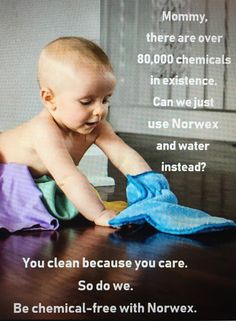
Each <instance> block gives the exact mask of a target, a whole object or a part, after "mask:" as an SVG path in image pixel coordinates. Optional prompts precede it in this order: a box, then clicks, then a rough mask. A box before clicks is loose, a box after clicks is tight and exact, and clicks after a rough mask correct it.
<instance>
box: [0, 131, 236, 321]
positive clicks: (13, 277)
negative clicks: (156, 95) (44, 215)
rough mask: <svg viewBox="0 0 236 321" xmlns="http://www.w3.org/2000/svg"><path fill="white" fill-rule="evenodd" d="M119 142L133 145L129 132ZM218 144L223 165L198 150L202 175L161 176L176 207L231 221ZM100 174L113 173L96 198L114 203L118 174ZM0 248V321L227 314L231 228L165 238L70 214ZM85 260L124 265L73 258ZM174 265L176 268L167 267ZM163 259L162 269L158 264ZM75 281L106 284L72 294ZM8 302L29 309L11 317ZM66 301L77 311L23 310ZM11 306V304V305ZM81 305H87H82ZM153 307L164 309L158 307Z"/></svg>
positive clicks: (234, 296) (233, 206) (234, 309)
mask: <svg viewBox="0 0 236 321" xmlns="http://www.w3.org/2000/svg"><path fill="white" fill-rule="evenodd" d="M125 138H126V139H127V140H128V141H129V143H131V145H132V144H133V145H134V146H135V143H134V142H135V139H133V137H128V138H127V137H126V136H125ZM139 144H140V140H139ZM145 146H146V145H145ZM221 147H222V145H220V146H219V149H220V148H221ZM219 149H217V148H216V150H219ZM148 150H150V149H147V150H146V151H145V149H143V150H141V148H140V152H142V153H143V155H144V156H145V157H146V159H148V160H149V162H150V163H151V164H152V165H153V168H154V169H156V170H159V168H158V167H159V164H160V162H159V161H157V156H155V158H154V157H153V153H151V152H148ZM227 150H229V153H228V154H227V153H226V154H227V155H228V158H227V159H225V160H224V164H228V165H227V168H226V169H222V168H221V167H220V159H221V158H220V156H219V155H218V156H217V157H218V158H219V161H217V160H216V157H215V156H214V155H212V156H208V157H209V159H208V171H206V172H204V173H201V174H199V173H198V174H196V173H195V174H191V173H175V174H171V175H170V173H167V174H166V176H167V177H168V178H169V180H170V183H171V187H172V189H173V190H174V191H175V193H176V194H177V195H178V197H179V200H180V203H182V204H184V205H188V206H192V207H197V208H201V209H204V210H207V211H208V212H210V213H212V214H215V215H223V216H225V217H228V218H231V219H234V220H236V200H235V199H236V197H235V195H236V172H235V167H234V162H233V161H235V150H234V149H232V148H231V146H228V149H227ZM231 151H232V153H231ZM222 154H223V153H222ZM224 155H225V153H224ZM158 157H159V160H161V159H162V158H163V157H165V155H164V154H161V153H160V155H159V156H158ZM166 157H167V156H166ZM173 157H176V155H174V156H173ZM196 157H197V156H196ZM222 157H223V156H222ZM231 157H232V159H231ZM173 161H174V159H173ZM231 161H232V162H231ZM231 163H232V164H231ZM230 164H231V165H232V167H230V166H231V165H230ZM110 172H111V174H112V175H113V176H114V177H116V179H117V184H116V188H115V190H114V191H113V190H112V188H109V187H108V188H100V192H101V194H102V196H103V197H105V198H108V199H116V200H118V199H124V197H125V196H124V189H125V185H124V184H125V181H124V179H123V178H120V176H118V174H117V172H116V171H115V170H114V169H113V168H110ZM213 187H214V188H213ZM0 253H1V254H0V289H1V295H0V320H15V319H21V320H27V319H34V320H37V319H65V320H70V319H71V320H72V319H73V320H74V319H77V320H204V321H206V320H234V319H236V231H235V230H228V231H224V232H216V233H205V234H197V235H192V236H173V235H168V234H164V233H160V232H157V231H155V230H154V229H152V228H150V227H149V226H147V225H143V226H132V227H128V228H124V229H120V230H115V229H111V228H103V227H98V226H93V225H92V224H89V223H87V222H86V221H85V220H83V219H81V218H76V219H75V220H73V221H71V222H67V223H65V224H64V225H62V226H61V228H60V229H59V230H58V231H56V232H50V231H46V232H27V233H17V234H14V235H7V234H0ZM23 258H25V260H27V258H30V260H32V261H31V262H34V261H36V262H38V264H39V265H40V264H43V263H44V264H45V268H40V267H38V268H33V267H32V268H30V267H29V268H25V266H24V262H23ZM55 258H56V261H60V260H61V261H64V262H72V261H73V262H74V261H77V262H79V264H80V266H79V267H77V268H76V267H75V268H55V267H52V268H49V267H47V264H48V262H51V260H53V261H52V262H53V263H52V262H51V264H56V263H55ZM86 260H87V261H89V262H90V264H93V262H91V260H96V262H100V264H102V263H105V262H106V260H108V262H110V263H111V262H113V263H114V264H115V263H117V261H119V262H120V263H122V262H123V263H124V262H125V263H126V264H128V263H130V262H131V263H130V264H132V266H131V267H125V268H119V267H118V268H116V267H113V268H106V267H103V268H93V267H85V266H83V262H84V263H86V262H87V261H86ZM139 260H141V261H142V264H143V265H144V266H143V267H140V268H139V269H137V268H136V269H135V262H137V261H139ZM175 261H178V263H179V264H180V265H181V264H182V265H184V266H181V267H178V266H176V267H175V268H173V266H172V267H168V264H170V263H172V264H173V262H175ZM180 261H183V262H182V263H181V262H180ZM127 262H128V263H127ZM32 264H34V263H32ZM159 264H160V265H159ZM165 264H167V266H166V267H164V268H163V265H165ZM39 265H38V266H39ZM146 265H149V267H148V268H147V267H146ZM81 281H82V283H80V286H81V287H82V286H83V285H84V284H85V283H90V284H91V283H92V286H93V287H96V284H99V285H100V286H101V282H103V283H106V284H108V285H106V286H107V287H110V289H109V290H106V291H104V290H100V289H98V290H96V289H93V290H83V289H82V288H81V290H78V284H79V283H78V282H81ZM117 284H119V286H122V287H123V286H124V284H126V285H125V286H126V287H127V288H128V289H127V290H124V289H123V290H119V289H118V288H117V289H116V290H114V285H116V287H117ZM120 284H122V285H120ZM89 286H91V285H89ZM97 287H99V286H98V285H97ZM14 303H19V304H21V308H22V306H26V307H28V308H29V311H28V312H27V313H23V312H22V313H15V314H14V313H13V308H14ZM67 304H68V305H70V306H79V307H81V309H82V311H81V312H80V313H77V314H75V313H64V314H63V313H54V314H53V313H40V314H37V313H33V312H32V311H31V310H32V307H34V306H36V307H35V309H39V306H57V305H62V306H63V307H65V306H67ZM98 305H100V306H102V307H100V308H101V309H105V310H104V311H106V309H112V308H111V306H115V307H116V308H117V310H119V309H120V306H125V307H126V308H127V309H128V308H129V311H130V312H127V313H123V314H121V313H120V312H119V311H118V312H116V313H106V312H104V313H96V311H98V310H96V309H99V307H98V308H97V306H98ZM178 305H180V306H182V308H181V309H182V312H180V313H170V306H171V308H173V306H178ZM16 307H18V308H19V305H15V308H16ZM85 308H86V309H87V308H88V309H87V310H86V311H83V309H85ZM90 308H91V309H93V310H89V309H90ZM25 309H27V308H25ZM113 309H115V308H114V307H113ZM163 309H166V311H167V312H166V313H164V311H163ZM154 310H155V312H154ZM25 311H26V310H25ZM92 311H94V313H93V312H92ZM143 311H144V312H143ZM138 312H139V313H138Z"/></svg>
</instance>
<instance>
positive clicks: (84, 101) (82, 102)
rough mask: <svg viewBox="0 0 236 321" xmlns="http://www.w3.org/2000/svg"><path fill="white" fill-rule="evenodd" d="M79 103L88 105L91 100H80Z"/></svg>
mask: <svg viewBox="0 0 236 321" xmlns="http://www.w3.org/2000/svg"><path fill="white" fill-rule="evenodd" d="M80 103H81V104H82V105H84V106H88V105H90V104H91V103H92V100H90V99H89V100H80Z"/></svg>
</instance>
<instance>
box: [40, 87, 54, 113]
mask: <svg viewBox="0 0 236 321" xmlns="http://www.w3.org/2000/svg"><path fill="white" fill-rule="evenodd" d="M40 97H41V99H42V102H43V104H44V106H45V107H46V108H47V109H48V110H49V111H54V110H56V108H57V106H56V100H55V96H54V93H53V91H52V90H51V89H49V88H46V87H43V88H41V89H40Z"/></svg>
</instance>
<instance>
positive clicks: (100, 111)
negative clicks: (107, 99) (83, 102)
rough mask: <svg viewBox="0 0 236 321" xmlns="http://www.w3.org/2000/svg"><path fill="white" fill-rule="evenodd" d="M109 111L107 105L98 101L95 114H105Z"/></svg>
mask: <svg viewBox="0 0 236 321" xmlns="http://www.w3.org/2000/svg"><path fill="white" fill-rule="evenodd" d="M106 112H107V105H106V104H102V103H97V104H96V106H95V108H94V110H93V114H94V115H98V116H103V115H104V114H106Z"/></svg>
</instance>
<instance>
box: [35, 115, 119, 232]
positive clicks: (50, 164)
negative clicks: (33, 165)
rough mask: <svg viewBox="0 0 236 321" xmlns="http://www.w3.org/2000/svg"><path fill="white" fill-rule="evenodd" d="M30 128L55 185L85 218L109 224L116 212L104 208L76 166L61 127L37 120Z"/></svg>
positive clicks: (36, 148) (36, 147)
mask: <svg viewBox="0 0 236 321" xmlns="http://www.w3.org/2000/svg"><path fill="white" fill-rule="evenodd" d="M33 131H34V132H33V134H34V148H35V150H36V152H37V154H38V155H39V157H40V158H41V160H42V162H43V163H44V165H45V167H46V168H47V170H48V171H49V173H50V174H51V175H52V177H53V178H54V179H55V181H56V183H57V185H58V186H59V187H60V188H61V189H62V191H63V192H64V193H65V194H66V196H67V197H68V198H69V199H70V200H71V202H72V203H73V204H74V205H75V207H76V208H77V209H78V211H79V212H80V213H81V214H82V215H84V216H85V217H86V218H87V219H88V220H90V221H93V222H94V223H95V224H97V225H103V226H108V225H109V224H108V221H109V220H110V219H111V218H112V217H114V216H115V212H114V211H111V210H105V208H104V205H103V203H102V201H101V200H100V199H99V197H98V196H97V195H96V193H95V192H94V190H93V188H92V187H91V185H90V183H89V182H88V180H87V178H86V177H85V176H84V175H83V174H82V173H81V172H80V171H79V170H78V169H77V167H76V166H75V164H74V161H73V160H72V158H71V156H70V154H69V152H68V151H67V148H66V146H65V142H64V139H63V136H62V133H61V131H60V130H59V129H58V128H57V127H56V125H54V124H53V125H52V124H51V121H50V120H48V121H47V120H46V121H45V120H44V121H39V122H38V123H37V125H36V126H35V128H34V129H33Z"/></svg>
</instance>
